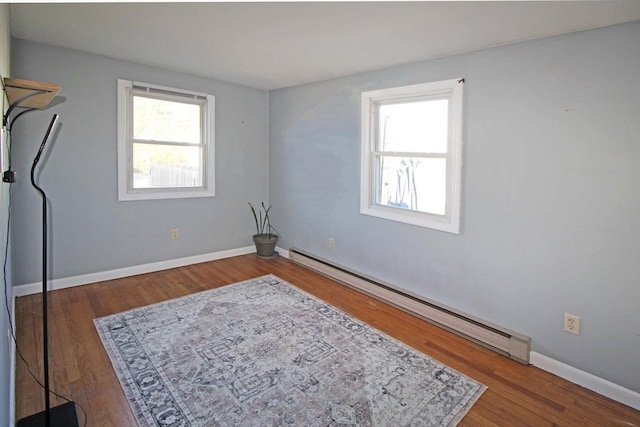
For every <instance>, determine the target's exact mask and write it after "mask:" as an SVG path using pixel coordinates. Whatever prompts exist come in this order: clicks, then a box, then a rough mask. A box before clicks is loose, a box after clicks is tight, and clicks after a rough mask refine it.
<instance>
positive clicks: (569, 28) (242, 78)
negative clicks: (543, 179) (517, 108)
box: [11, 0, 640, 90]
mask: <svg viewBox="0 0 640 427" xmlns="http://www.w3.org/2000/svg"><path fill="white" fill-rule="evenodd" d="M635 20H640V0H615V1H611V0H607V1H605V0H603V1H544V2H543V1H497V2H484V1H471V2H458V1H433V2H317V3H311V2H285V3H270V2H259V3H246V2H237V3H231V2H222V3H136V4H132V3H131V4H127V3H125V4H123V3H107V4H98V3H94V4H80V3H72V4H51V3H49V4H12V5H11V25H12V34H13V36H14V37H17V38H21V39H28V40H33V41H37V42H42V43H47V44H51V45H56V46H63V47H67V48H72V49H78V50H82V51H86V52H91V53H97V54H101V55H106V56H110V57H113V58H118V59H124V60H129V61H134V62H138V63H143V64H149V65H154V66H158V67H162V68H167V69H172V70H177V71H183V72H187V73H191V74H195V75H199V76H205V77H211V78H215V79H219V80H224V81H228V82H233V83H239V84H242V85H246V86H251V87H256V88H260V89H267V90H270V89H278V88H283V87H288V86H295V85H299V84H304V83H309V82H314V81H321V80H326V79H330V78H334V77H339V76H345V75H350V74H355V73H359V72H363V71H370V70H375V69H380V68H385V67H389V66H393V65H398V64H403V63H409V62H415V61H419V60H424V59H430V58H435V57H440V56H445V55H451V54H455V53H460V52H468V51H472V50H477V49H482V48H487V47H491V46H497V45H502V44H507V43H513V42H517V41H522V40H529V39H535V38H540V37H545V36H550V35H556V34H561V33H567V32H573V31H579V30H583V29H588V28H595V27H601V26H607V25H612V24H617V23H622V22H628V21H635ZM639 44H640V41H639Z"/></svg>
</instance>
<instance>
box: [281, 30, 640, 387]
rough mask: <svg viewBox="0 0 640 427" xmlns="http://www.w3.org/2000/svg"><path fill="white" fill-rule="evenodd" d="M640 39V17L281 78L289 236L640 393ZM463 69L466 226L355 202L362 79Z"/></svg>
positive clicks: (389, 81)
mask: <svg viewBox="0 0 640 427" xmlns="http://www.w3.org/2000/svg"><path fill="white" fill-rule="evenodd" d="M639 42H640V23H638V22H635V23H630V24H624V25H619V26H613V27H607V28H602V29H596V30H590V31H585V32H580V33H573V34H569V35H563V36H558V37H552V38H546V39H541V40H535V41H529V42H524V43H520V44H514V45H509V46H503V47H498V48H493V49H488V50H483V51H478V52H473V53H467V54H462V55H455V56H449V57H445V58H441V59H436V60H431V61H426V62H421V63H414V64H410V65H406V66H399V67H395V68H392V69H386V70H381V71H377V72H372V73H366V74H359V75H355V76H351V77H347V78H341V79H335V80H330V81H326V82H320V83H316V84H310V85H304V86H299V87H294V88H289V89H283V90H278V91H274V92H271V95H270V117H271V118H270V156H271V166H270V200H271V203H272V204H273V206H274V207H273V211H272V212H273V222H274V225H275V226H276V227H277V228H278V230H279V231H280V232H281V233H282V236H283V237H282V240H281V242H280V245H281V246H282V247H285V248H288V247H292V246H295V247H299V248H301V249H305V250H308V251H310V252H312V253H315V254H317V255H320V256H322V257H324V258H327V259H330V260H333V261H335V262H337V263H339V264H342V265H345V266H347V267H350V268H352V269H355V270H357V271H360V272H363V273H366V274H369V275H372V276H374V277H378V278H380V279H382V280H385V281H388V282H390V283H393V284H395V285H397V286H400V287H403V288H405V289H408V290H410V291H412V292H415V293H418V294H421V295H424V296H426V297H429V298H432V299H435V300H438V301H440V302H442V303H445V304H448V305H451V306H454V307H456V308H458V309H461V310H464V311H466V312H468V313H471V314H473V315H476V316H479V317H481V318H484V319H487V320H490V321H493V322H495V323H498V324H500V325H503V326H505V327H508V328H511V329H513V330H516V331H518V332H521V333H524V334H527V335H529V336H531V337H532V348H533V350H534V351H536V352H539V353H541V354H544V355H546V356H549V357H551V358H553V359H556V360H559V361H561V362H564V363H567V364H569V365H572V366H574V367H577V368H578V369H581V370H584V371H587V372H590V373H592V374H594V375H596V376H599V377H602V378H605V379H607V380H610V381H612V382H614V383H616V384H619V385H621V386H623V387H626V388H628V389H631V390H633V391H636V392H640V369H639V367H640V120H639V118H640V78H639V76H640V74H639V70H640V49H638V46H639ZM457 77H464V78H465V79H466V84H465V108H464V151H463V153H464V154H463V155H464V159H463V161H464V166H463V196H462V198H463V205H462V210H463V213H462V218H461V223H462V234H460V235H453V234H448V233H444V232H439V231H434V230H429V229H425V228H420V227H415V226H410V225H404V224H401V223H397V222H392V221H388V220H384V219H378V218H373V217H368V216H364V215H360V214H359V197H360V190H359V169H360V165H359V149H360V139H359V138H360V116H359V115H360V93H361V92H362V91H366V90H373V89H380V88H387V87H393V86H401V85H408V84H414V83H423V82H429V81H437V80H444V79H451V78H457ZM330 237H333V238H334V239H335V249H334V250H333V251H330V250H328V249H327V241H328V239H329V238H330ZM565 312H568V313H573V314H576V315H578V316H581V317H582V334H581V335H580V336H574V335H570V334H568V333H566V332H563V330H562V325H563V314H564V313H565Z"/></svg>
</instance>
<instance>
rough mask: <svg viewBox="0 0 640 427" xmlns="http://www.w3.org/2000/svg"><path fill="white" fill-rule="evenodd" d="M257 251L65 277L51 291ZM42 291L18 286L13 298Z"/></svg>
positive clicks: (233, 251) (39, 286) (52, 283)
mask: <svg viewBox="0 0 640 427" xmlns="http://www.w3.org/2000/svg"><path fill="white" fill-rule="evenodd" d="M255 251H256V248H255V247H254V246H246V247H244V248H238V249H229V250H225V251H219V252H211V253H208V254H202V255H195V256H190V257H186V258H178V259H172V260H167V261H160V262H153V263H150V264H143V265H135V266H132V267H124V268H118V269H116V270H109V271H101V272H98V273H90V274H83V275H80V276H73V277H65V278H61V279H53V280H51V281H49V290H50V291H53V290H56V289H64V288H71V287H74V286H80V285H86V284H89V283H96V282H103V281H105V280H114V279H119V278H121V277H128V276H135V275H137V274H145V273H153V272H154V271H161V270H168V269H170V268H176V267H184V266H185V265H191V264H198V263H201V262H207V261H215V260H218V259H223V258H230V257H234V256H239V255H246V254H250V253H253V252H255ZM41 291H42V283H29V284H25V285H18V286H15V287H14V288H13V297H14V298H17V297H21V296H25V295H31V294H37V293H39V292H41Z"/></svg>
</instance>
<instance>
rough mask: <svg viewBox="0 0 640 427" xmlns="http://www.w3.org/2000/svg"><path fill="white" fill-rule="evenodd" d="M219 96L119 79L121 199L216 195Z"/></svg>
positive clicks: (119, 178) (119, 193)
mask: <svg viewBox="0 0 640 427" xmlns="http://www.w3.org/2000/svg"><path fill="white" fill-rule="evenodd" d="M214 101H215V99H214V97H213V96H211V95H206V94H200V93H195V92H188V91H181V90H179V89H172V88H165V87H160V86H154V85H148V84H144V83H137V82H130V81H126V80H118V133H119V138H118V169H119V170H118V181H119V182H118V197H119V200H140V199H166V198H184V197H211V196H213V195H214V179H213V175H214V170H213V168H214V161H213V157H214V132H213V129H214V109H215V104H214Z"/></svg>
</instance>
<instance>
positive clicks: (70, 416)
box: [3, 79, 78, 427]
mask: <svg viewBox="0 0 640 427" xmlns="http://www.w3.org/2000/svg"><path fill="white" fill-rule="evenodd" d="M11 85H13V86H11ZM4 86H5V92H6V93H7V97H8V98H9V100H10V104H11V105H10V107H9V109H8V110H7V113H6V114H5V116H4V120H3V126H8V129H9V135H10V134H11V127H12V125H13V123H14V122H15V120H16V119H17V118H18V117H20V116H21V115H23V114H24V113H26V112H29V111H33V110H35V109H41V108H45V107H46V106H47V105H49V104H50V102H51V100H52V99H53V97H55V95H56V94H57V93H58V91H59V90H60V86H59V85H51V84H38V83H37V82H29V81H23V80H14V79H5V81H4ZM51 86H55V87H57V90H55V92H54V90H53V89H51ZM55 87H54V89H55ZM11 89H13V95H14V96H17V98H16V99H14V100H13V101H12V99H11V96H10V95H9V92H10V91H11ZM52 93H53V95H52ZM16 94H18V95H16ZM38 96H40V99H38V98H37V97H38ZM43 96H44V97H46V98H48V100H45V101H42V97H43ZM45 102H46V103H45ZM16 107H21V108H26V110H24V111H22V112H20V113H19V114H17V115H16V116H15V117H14V118H13V120H11V121H10V122H9V121H8V117H9V115H10V114H11V112H12V111H13V109H14V108H16ZM57 121H58V115H57V114H54V115H53V117H52V118H51V122H50V123H49V127H48V128H47V132H46V133H45V135H44V138H43V140H42V143H41V144H40V148H39V150H38V153H37V154H36V156H35V158H34V159H33V165H32V166H31V184H32V185H33V187H34V188H35V189H36V190H37V191H38V193H40V196H41V197H42V350H43V351H42V355H43V360H42V364H43V367H44V399H45V409H44V411H42V412H38V413H36V414H34V415H31V416H28V417H26V418H23V419H21V420H19V421H18V423H17V426H18V427H35V426H45V427H78V417H77V414H76V407H75V403H74V402H71V401H69V402H67V403H65V404H63V405H60V406H56V407H54V408H51V401H50V394H51V388H50V386H49V326H48V318H49V315H48V306H47V294H48V290H47V283H48V280H47V273H48V265H47V259H48V256H47V255H48V244H47V234H48V226H47V225H48V224H47V195H46V193H45V192H44V190H43V189H42V188H41V187H40V186H38V184H37V183H36V167H37V165H38V162H39V161H40V158H41V156H42V153H43V151H44V148H45V145H46V144H47V141H48V140H49V137H50V136H51V133H52V131H53V129H54V127H55V125H56V123H57ZM15 179H16V175H15V172H13V171H11V170H10V169H9V170H8V171H6V172H5V173H4V175H3V181H4V182H8V183H13V182H15Z"/></svg>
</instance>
